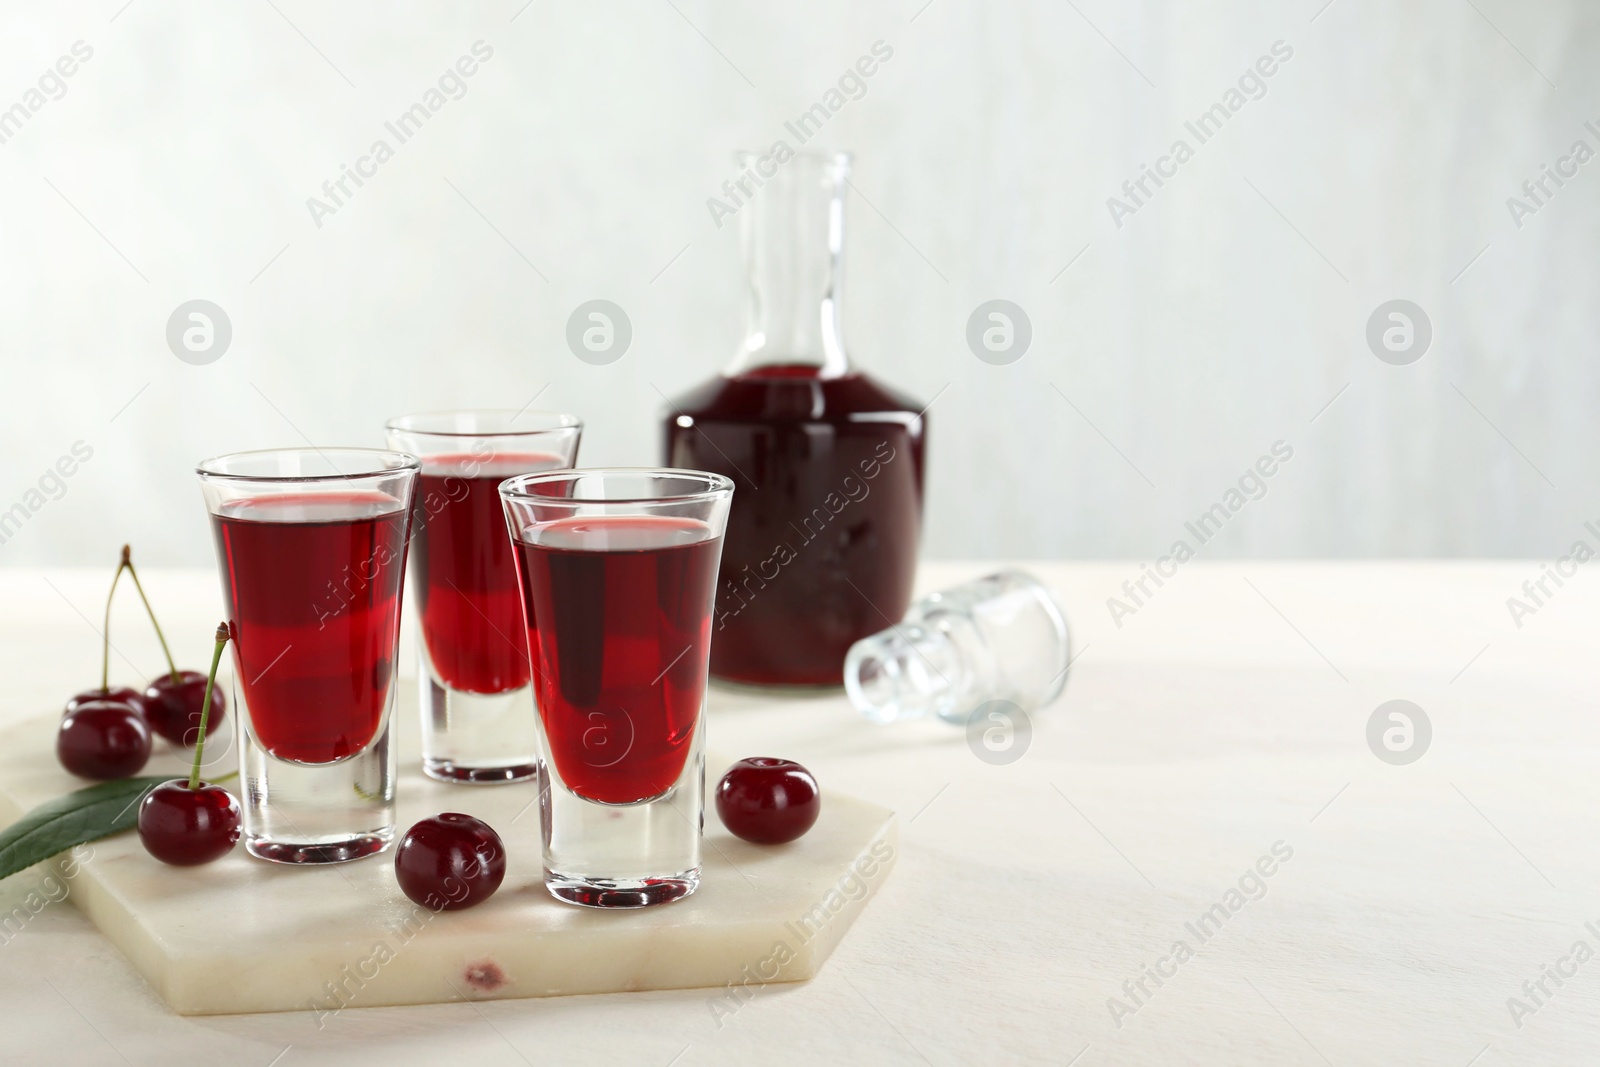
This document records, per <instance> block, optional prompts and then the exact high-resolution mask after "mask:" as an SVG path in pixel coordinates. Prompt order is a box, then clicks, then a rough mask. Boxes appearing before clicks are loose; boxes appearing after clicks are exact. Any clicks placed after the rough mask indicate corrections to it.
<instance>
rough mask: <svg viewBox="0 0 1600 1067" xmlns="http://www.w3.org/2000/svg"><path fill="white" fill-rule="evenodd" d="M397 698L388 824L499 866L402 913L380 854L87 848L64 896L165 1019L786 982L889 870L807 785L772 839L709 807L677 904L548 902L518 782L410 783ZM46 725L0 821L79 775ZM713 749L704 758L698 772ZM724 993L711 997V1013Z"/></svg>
mask: <svg viewBox="0 0 1600 1067" xmlns="http://www.w3.org/2000/svg"><path fill="white" fill-rule="evenodd" d="M414 696H415V694H414V692H412V691H411V688H410V686H409V685H408V686H407V687H406V689H405V691H403V692H402V693H401V694H400V700H401V702H400V708H399V713H398V714H399V718H400V720H401V722H402V724H403V728H402V730H401V743H402V746H403V747H402V749H401V759H402V768H401V775H400V782H399V817H398V820H397V822H398V825H399V826H400V827H401V828H402V829H403V828H404V827H406V826H409V825H411V824H412V823H413V822H415V821H416V820H418V819H421V818H425V817H427V816H429V815H433V814H436V813H438V812H441V811H462V812H466V813H468V814H471V815H476V816H478V817H479V818H482V819H484V820H486V821H487V822H489V824H490V825H491V826H493V827H494V828H495V829H496V830H497V831H498V832H499V833H500V835H501V837H502V838H503V839H504V841H505V845H506V852H507V856H508V864H507V871H506V879H505V882H504V883H503V884H502V885H501V887H500V890H499V892H497V893H496V894H495V895H494V897H492V898H491V899H489V900H488V901H487V902H485V903H483V904H481V905H479V906H478V907H476V908H473V909H470V910H467V911H461V912H441V913H438V914H432V913H430V912H428V911H427V910H426V909H422V908H418V907H416V906H415V905H413V904H412V902H411V901H410V900H408V899H407V898H406V897H405V895H404V894H402V893H401V892H400V889H399V886H398V885H397V884H396V882H395V878H394V866H393V858H392V852H390V853H385V854H383V855H380V856H376V857H372V858H369V859H365V860H359V861H356V862H354V863H347V864H339V865H335V866H329V867H321V868H316V869H299V868H288V867H282V866H278V865H276V864H269V863H265V862H262V861H260V860H256V859H253V858H251V857H250V856H248V855H247V854H246V853H245V851H244V848H243V846H239V847H237V848H235V850H234V851H233V853H232V854H230V855H228V856H226V857H224V858H223V859H221V860H219V861H217V862H216V863H213V864H210V865H208V866H204V867H198V868H186V869H179V868H174V867H168V866H165V865H163V864H161V863H158V862H156V861H155V860H153V859H152V858H150V857H149V856H148V855H146V854H145V852H144V850H143V848H142V847H141V846H140V844H139V841H138V838H137V836H136V835H134V834H131V833H129V834H123V835H120V836H117V837H113V838H108V839H105V840H102V841H98V842H95V843H94V844H93V845H92V846H88V848H89V849H92V852H88V851H85V853H84V855H85V860H84V862H83V863H81V864H80V865H78V869H77V870H76V872H75V873H74V875H73V877H72V879H71V883H70V893H69V899H71V900H72V901H74V902H75V903H76V904H77V906H78V907H79V908H80V909H81V910H82V911H83V912H84V913H85V914H87V915H88V917H89V918H90V919H91V920H93V922H94V923H95V925H96V926H97V927H99V929H100V931H101V932H102V933H103V934H104V935H105V936H106V937H107V938H108V939H110V941H111V942H112V943H113V944H115V945H116V946H117V947H118V948H119V949H120V950H121V951H122V952H123V954H124V955H126V956H127V957H128V959H129V960H130V961H131V962H132V963H133V965H134V966H135V967H136V968H137V969H138V970H139V972H140V973H141V974H143V975H144V977H145V978H146V980H148V981H149V982H150V984H151V985H152V986H153V987H154V988H155V989H156V990H157V991H158V992H159V993H160V994H161V996H162V997H163V998H164V999H165V1000H166V1002H167V1004H168V1006H169V1007H171V1008H172V1010H173V1011H175V1012H178V1013H179V1014H183V1015H209V1014H223V1013H232V1012H262V1011H298V1010H306V1009H311V1010H314V1011H317V1012H319V1013H320V1014H319V1019H324V1020H325V1019H326V1018H327V1017H328V1015H329V1013H334V1012H338V1011H342V1010H343V1009H345V1008H360V1007H370V1006H375V1005H385V1004H423V1003H433V1002H439V1001H453V1000H461V999H498V998H505V997H542V996H559V995H564V994H572V993H611V992H623V991H633V990H643V989H676V988H689V987H700V986H724V985H728V984H729V983H732V984H733V985H734V986H735V987H737V986H741V985H748V986H749V987H750V988H751V990H752V991H753V990H754V988H755V987H756V986H759V985H764V984H767V983H770V982H793V981H801V980H804V979H807V978H810V977H812V976H814V975H815V974H816V973H817V971H818V970H819V969H820V968H821V966H822V963H823V961H824V960H825V959H827V957H828V955H829V953H830V952H831V951H832V950H833V948H834V946H835V945H836V944H838V942H839V939H840V938H841V937H842V936H843V935H844V932H845V931H846V930H847V929H848V928H849V926H850V924H851V923H852V922H853V921H854V920H855V917H856V916H857V915H858V914H859V913H860V911H861V909H862V908H863V907H864V906H865V904H866V901H867V900H868V899H869V898H870V897H871V896H872V895H873V894H874V893H875V892H876V890H877V888H878V886H879V885H880V884H882V882H883V880H884V879H885V878H886V877H887V876H888V872H889V869H890V868H891V867H892V866H893V863H894V858H895V854H896V833H895V830H896V827H895V817H894V814H893V812H890V811H888V810H887V809H884V808H880V807H877V806H876V805H872V804H868V803H866V802H864V801H861V800H857V799H855V798H852V797H848V796H843V795H840V794H838V793H834V792H829V791H827V790H826V783H823V784H824V787H825V788H824V794H823V809H822V816H821V818H820V819H819V820H818V822H817V825H816V826H815V827H813V828H812V830H811V832H810V833H808V834H807V835H806V836H805V837H803V838H801V839H800V840H799V841H797V842H793V843H791V844H789V845H783V846H778V847H763V846H757V845H751V844H747V843H745V842H743V841H740V840H739V839H737V838H735V837H733V836H732V835H731V834H729V833H728V832H727V831H726V830H725V829H724V828H723V827H722V825H721V823H720V822H719V821H718V819H717V816H716V813H715V810H714V809H713V810H708V811H707V813H706V841H705V846H706V847H705V849H704V864H705V867H704V876H703V880H702V882H701V885H700V888H699V890H698V891H697V892H696V893H695V894H694V895H693V896H692V897H690V898H688V899H687V900H683V901H679V902H677V903H673V904H669V905H663V906H660V907H655V908H645V909H641V910H637V911H625V912H608V913H599V912H595V911H591V910H589V909H585V908H577V907H573V906H571V905H567V904H562V903H560V902H558V901H556V900H555V899H553V898H552V897H551V896H550V895H549V894H548V893H547V892H546V891H545V889H544V886H543V884H542V883H541V881H540V873H541V872H540V862H539V812H538V806H537V805H536V804H530V802H531V801H533V800H534V799H535V796H536V790H535V788H534V786H533V785H532V784H531V783H529V784H519V785H508V786H488V787H466V786H448V785H444V784H442V783H438V782H435V781H432V780H431V779H429V778H427V777H426V776H424V775H423V774H422V772H421V770H420V769H419V768H418V766H417V765H416V760H415V757H414V754H415V753H416V751H417V748H416V741H415V733H416V731H415V728H414V725H413V724H412V720H414V718H415V713H414V711H413V709H414V707H415V704H414ZM408 713H409V714H408ZM58 722H59V717H58V716H54V715H52V716H46V717H44V718H41V719H37V720H34V721H31V722H27V723H24V724H22V725H19V726H15V727H12V728H11V729H9V730H7V731H5V732H4V733H0V825H9V824H10V823H11V822H13V821H15V820H16V819H17V818H19V817H20V816H21V815H22V814H23V813H24V812H26V811H28V810H30V809H32V808H33V807H34V806H35V805H37V804H40V803H42V802H44V801H45V800H48V799H50V798H52V797H55V796H58V795H60V794H61V793H65V792H68V791H70V790H72V789H74V788H78V787H81V786H82V785H84V784H85V783H83V782H81V781H79V780H78V779H75V778H73V777H72V776H71V775H69V774H67V773H66V772H65V771H63V770H61V769H60V767H59V766H57V764H56V761H55V758H54V748H53V744H54V731H55V728H56V725H57V723H58ZM406 726H410V727H411V728H410V729H407V728H405V727H406ZM158 746H159V747H158V752H157V754H156V756H155V757H154V758H152V760H151V762H150V765H149V767H147V768H146V769H145V770H144V771H143V772H142V773H144V774H163V773H166V772H168V771H171V772H172V773H173V774H174V775H176V774H177V773H178V772H179V770H180V767H181V766H182V764H181V762H180V759H179V757H178V755H177V754H176V753H175V752H174V751H173V750H171V749H170V748H168V747H167V746H165V744H163V743H160V742H158ZM408 754H411V758H410V759H407V755H408ZM209 762H210V761H209V760H208V763H209ZM729 762H731V761H729V760H727V759H710V760H708V762H707V781H708V782H711V783H714V782H715V781H716V780H717V778H718V777H720V775H721V773H722V772H723V771H724V770H725V769H726V767H727V764H728V763H729ZM231 763H232V761H231V758H229V759H228V760H225V761H224V765H226V766H229V767H230V768H231ZM217 773H221V772H220V771H219V772H217ZM57 863H58V865H59V863H60V861H59V860H58V861H57ZM743 995H744V994H743V993H742V991H740V990H738V989H737V988H734V989H731V990H730V991H729V993H728V994H727V996H728V997H729V1007H730V1010H732V1009H733V1008H734V1007H736V1006H737V1003H738V998H740V997H741V996H743Z"/></svg>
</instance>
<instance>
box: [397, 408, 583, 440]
mask: <svg viewBox="0 0 1600 1067" xmlns="http://www.w3.org/2000/svg"><path fill="white" fill-rule="evenodd" d="M462 415H469V416H480V415H481V416H507V418H506V421H507V422H508V423H510V422H515V421H516V420H517V419H519V418H524V417H527V416H542V417H544V418H545V419H548V420H552V421H553V425H535V426H530V427H528V428H526V429H520V428H518V429H507V430H441V429H428V428H425V427H423V426H419V425H416V424H417V423H418V422H421V421H423V420H427V419H446V418H457V417H459V416H462ZM383 428H384V430H386V431H392V432H395V433H411V434H416V435H417V436H419V437H531V436H534V435H536V434H546V433H556V432H559V431H561V430H582V429H583V420H582V419H580V418H579V417H578V416H576V415H569V414H566V413H565V412H560V411H529V410H527V409H526V408H522V409H520V410H515V409H512V408H443V409H439V410H436V411H414V412H411V413H410V414H408V415H396V416H395V417H394V418H392V419H390V420H388V421H387V422H385V423H384V424H383Z"/></svg>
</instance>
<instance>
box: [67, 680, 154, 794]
mask: <svg viewBox="0 0 1600 1067" xmlns="http://www.w3.org/2000/svg"><path fill="white" fill-rule="evenodd" d="M56 758H57V759H59V760H60V761H61V766H63V767H65V768H66V769H67V770H69V771H71V772H72V773H73V774H76V775H77V776H79V777H80V778H94V779H96V780H99V781H107V780H109V779H112V778H127V777H130V776H131V775H135V774H138V773H139V770H140V769H141V768H142V767H143V766H144V765H145V763H146V762H148V761H149V759H150V728H149V727H148V726H146V725H145V722H144V716H142V715H140V714H139V713H138V712H137V711H134V710H133V709H132V708H130V707H128V706H127V705H126V704H120V703H118V702H116V701H113V700H87V701H84V702H83V703H81V704H79V705H78V706H77V707H75V708H73V709H72V710H71V711H69V712H67V714H66V717H65V718H63V719H62V720H61V728H60V730H59V731H58V732H57V733H56Z"/></svg>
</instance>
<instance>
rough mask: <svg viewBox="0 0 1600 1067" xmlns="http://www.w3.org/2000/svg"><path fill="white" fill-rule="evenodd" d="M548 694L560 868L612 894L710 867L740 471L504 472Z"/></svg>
mask: <svg viewBox="0 0 1600 1067" xmlns="http://www.w3.org/2000/svg"><path fill="white" fill-rule="evenodd" d="M500 495H501V498H502V500H503V502H504V506H505V519H506V524H507V527H508V529H509V531H510V534H511V538H512V540H513V541H514V542H515V546H516V553H517V564H518V572H517V574H518V579H519V585H520V589H521V594H522V604H523V612H524V616H525V621H526V624H527V635H528V649H529V656H530V666H531V670H532V673H533V684H534V690H535V693H536V695H537V703H538V708H539V715H538V722H539V732H540V745H541V747H540V768H541V773H542V774H543V775H544V778H543V784H544V788H543V789H542V790H541V793H540V803H541V805H542V815H543V819H544V880H545V885H546V887H547V888H548V889H549V890H550V892H551V893H552V894H553V895H555V896H556V897H557V898H558V899H560V900H564V901H567V902H569V903H572V904H580V905H586V906H589V907H598V908H630V907H643V906H647V905H651V904H662V903H666V902H668V901H672V900H677V899H680V898H682V897H685V896H687V895H689V894H690V893H692V892H694V890H695V888H696V887H697V886H698V885H699V882H700V836H701V826H702V822H703V816H704V784H705V756H704V752H703V741H704V730H703V728H702V720H703V716H704V710H705V692H706V676H707V670H708V660H709V656H710V649H711V621H712V603H713V600H714V598H715V594H716V584H717V569H718V565H719V563H720V560H721V556H722V537H723V532H724V530H725V528H726V526H727V519H728V504H729V501H730V500H731V499H732V496H733V483H732V481H730V480H729V479H727V478H725V477H723V476H722V475H719V474H708V473H704V472H701V471H689V470H657V469H646V468H609V469H606V468H597V469H590V470H568V471H552V472H548V473H545V474H533V475H525V476H522V477H517V478H511V479H509V480H507V481H506V482H504V483H503V484H502V485H501V486H500Z"/></svg>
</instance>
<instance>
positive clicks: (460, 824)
mask: <svg viewBox="0 0 1600 1067" xmlns="http://www.w3.org/2000/svg"><path fill="white" fill-rule="evenodd" d="M394 876H395V879H396V880H397V881H399V883H400V888H401V890H402V891H403V892H404V893H405V895H406V896H408V897H410V898H411V899H412V900H414V901H416V902H417V903H418V904H421V905H422V906H423V907H425V908H431V909H433V910H434V911H459V910H460V909H462V908H470V907H472V906H473V905H474V904H481V903H483V902H484V901H485V900H488V899H489V898H490V897H491V896H493V895H494V891H495V890H496V889H499V888H500V883H501V881H503V880H504V879H505V876H506V850H505V847H504V846H503V845H502V844H501V843H500V835H499V834H497V833H495V832H494V830H493V828H491V827H490V826H489V824H488V823H486V822H484V821H483V820H482V819H474V818H473V817H472V816H470V815H460V814H457V813H456V812H453V811H447V812H445V813H443V814H442V815H435V816H434V817H433V818H431V819H423V820H422V821H421V822H419V823H417V824H416V825H415V826H413V827H412V828H411V829H409V830H407V831H406V835H405V836H404V837H403V838H401V839H400V847H399V849H397V850H396V851H395V854H394Z"/></svg>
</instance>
